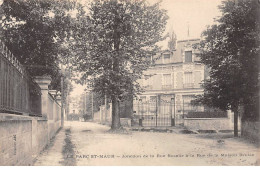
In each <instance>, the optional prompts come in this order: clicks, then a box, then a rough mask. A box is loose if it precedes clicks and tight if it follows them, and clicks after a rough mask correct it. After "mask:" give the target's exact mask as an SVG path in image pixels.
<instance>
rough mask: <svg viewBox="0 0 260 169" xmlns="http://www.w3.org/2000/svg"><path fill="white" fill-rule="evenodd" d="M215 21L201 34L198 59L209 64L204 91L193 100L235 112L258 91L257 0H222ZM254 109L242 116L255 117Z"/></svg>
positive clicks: (251, 101) (254, 101)
mask: <svg viewBox="0 0 260 169" xmlns="http://www.w3.org/2000/svg"><path fill="white" fill-rule="evenodd" d="M220 10H221V11H222V16H221V17H220V18H219V19H218V20H217V21H218V23H217V24H215V25H212V26H211V27H208V29H207V30H205V31H204V32H203V34H202V36H203V40H202V41H201V43H200V45H199V48H200V50H201V53H200V58H201V62H202V63H204V64H205V65H206V66H207V67H208V68H209V70H210V71H209V75H210V79H207V80H206V81H205V83H204V88H205V94H204V95H203V96H202V97H200V98H197V100H196V101H197V102H200V103H203V104H206V105H208V106H210V107H211V106H213V107H218V108H220V109H222V110H228V109H231V110H232V111H234V112H235V114H236V113H237V110H238V106H239V105H240V104H244V105H248V104H256V99H255V98H256V96H257V94H258V91H259V86H258V85H257V84H258V83H259V79H258V74H259V65H258V63H259V50H260V48H259V44H260V43H259V36H260V32H259V30H260V29H259V28H260V25H259V16H258V14H257V10H259V3H258V2H257V1H256V0H248V1H245V0H236V1H223V2H222V5H221V6H220ZM252 113H253V114H252ZM257 114H258V112H256V111H255V112H252V111H250V112H246V114H244V115H243V118H244V119H245V118H249V117H250V118H252V119H256V117H257Z"/></svg>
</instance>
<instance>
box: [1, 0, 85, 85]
mask: <svg viewBox="0 0 260 169" xmlns="http://www.w3.org/2000/svg"><path fill="white" fill-rule="evenodd" d="M76 8H80V5H79V4H77V3H75V2H74V1H72V0H65V1H55V0H42V1H41V0H4V3H3V5H2V10H3V14H4V16H5V17H4V18H3V19H2V24H3V27H2V32H3V35H4V36H3V40H4V42H5V44H6V45H7V47H8V48H9V50H10V51H11V52H12V53H13V54H14V56H15V57H16V58H17V59H18V60H19V61H20V63H21V64H23V65H24V66H25V67H26V68H27V70H28V72H29V73H30V75H31V76H41V75H46V74H48V75H51V77H52V79H53V80H52V84H51V88H53V89H58V88H60V78H58V79H57V78H56V77H59V76H61V74H60V73H59V67H58V65H59V64H60V62H61V61H63V60H64V59H63V58H62V57H60V56H63V57H64V55H65V54H66V53H67V51H66V48H65V47H63V45H64V44H67V43H68V39H69V38H70V35H71V32H72V28H73V23H74V21H73V17H72V16H71V15H70V14H69V12H70V11H71V10H74V9H76ZM67 55H68V54H67ZM57 84H58V85H57Z"/></svg>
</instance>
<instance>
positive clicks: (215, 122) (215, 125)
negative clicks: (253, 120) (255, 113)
mask: <svg viewBox="0 0 260 169" xmlns="http://www.w3.org/2000/svg"><path fill="white" fill-rule="evenodd" d="M184 126H185V127H186V128H188V129H191V130H233V124H232V122H231V120H230V119H229V118H187V119H184Z"/></svg>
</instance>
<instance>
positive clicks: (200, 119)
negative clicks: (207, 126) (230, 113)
mask: <svg viewBox="0 0 260 169" xmlns="http://www.w3.org/2000/svg"><path fill="white" fill-rule="evenodd" d="M223 119H229V118H228V117H221V118H185V119H184V120H223Z"/></svg>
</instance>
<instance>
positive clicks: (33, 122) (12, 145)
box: [0, 113, 60, 166]
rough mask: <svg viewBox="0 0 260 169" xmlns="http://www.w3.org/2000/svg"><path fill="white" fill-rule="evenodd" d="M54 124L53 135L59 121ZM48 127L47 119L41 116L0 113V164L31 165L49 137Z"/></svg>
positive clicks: (46, 143)
mask: <svg viewBox="0 0 260 169" xmlns="http://www.w3.org/2000/svg"><path fill="white" fill-rule="evenodd" d="M56 126H57V127H55V128H54V127H52V128H53V129H55V130H53V131H52V132H53V133H54V134H53V135H55V134H56V132H57V131H58V129H59V128H60V123H56ZM48 128H49V125H48V120H47V119H46V118H43V117H29V116H27V117H26V116H23V115H11V114H4V113H0V133H1V135H0V165H3V166H14V165H15V166H16V165H25V166H28V165H32V164H33V160H34V158H35V157H36V156H37V155H38V154H39V153H40V152H41V151H42V150H43V149H44V148H45V147H46V146H47V145H48V143H49V141H50V139H51V137H49V136H50V135H49V133H48ZM52 137H53V136H52Z"/></svg>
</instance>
